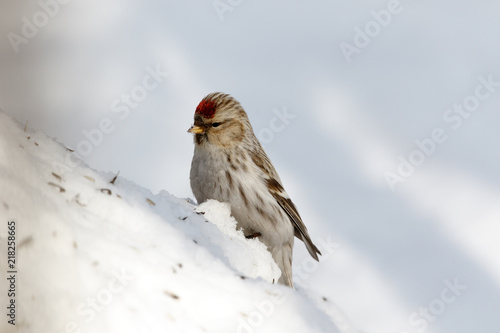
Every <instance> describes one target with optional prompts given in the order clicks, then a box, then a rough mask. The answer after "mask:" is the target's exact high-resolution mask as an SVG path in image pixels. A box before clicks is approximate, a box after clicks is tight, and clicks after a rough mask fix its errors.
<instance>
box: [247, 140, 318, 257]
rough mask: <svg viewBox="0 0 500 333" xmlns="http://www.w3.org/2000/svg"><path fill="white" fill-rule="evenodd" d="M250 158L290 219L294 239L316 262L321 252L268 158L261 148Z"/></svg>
mask: <svg viewBox="0 0 500 333" xmlns="http://www.w3.org/2000/svg"><path fill="white" fill-rule="evenodd" d="M251 157H252V160H253V162H254V163H255V164H256V165H257V167H259V168H260V169H261V170H262V171H263V172H264V174H265V177H266V179H265V181H266V185H267V188H268V190H269V193H271V195H272V196H273V197H274V199H276V202H277V203H278V204H279V205H280V207H281V208H282V209H283V210H284V211H285V213H286V214H287V215H288V217H289V218H290V222H292V224H293V226H294V228H295V237H297V238H298V239H300V240H301V241H303V242H304V244H305V245H306V248H307V251H309V254H310V255H311V256H312V257H313V258H314V259H316V260H318V254H320V255H321V252H320V251H319V250H318V248H317V247H316V245H314V244H313V242H312V240H311V237H310V236H309V233H308V232H307V228H306V226H305V224H304V222H303V221H302V218H301V217H300V215H299V212H298V211H297V208H296V207H295V205H294V204H293V202H292V200H291V199H290V197H289V196H288V194H287V193H286V191H285V189H284V188H283V185H281V180H280V178H279V176H278V173H277V172H276V170H275V169H274V167H273V165H272V163H271V161H270V160H269V157H267V155H266V154H265V153H264V150H263V149H262V148H261V149H259V150H258V151H257V152H256V151H254V152H252V154H251Z"/></svg>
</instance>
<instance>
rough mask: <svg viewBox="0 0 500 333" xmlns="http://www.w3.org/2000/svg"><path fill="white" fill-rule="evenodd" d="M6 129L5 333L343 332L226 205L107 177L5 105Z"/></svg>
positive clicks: (333, 313)
mask: <svg viewBox="0 0 500 333" xmlns="http://www.w3.org/2000/svg"><path fill="white" fill-rule="evenodd" d="M0 126H1V128H0V145H1V148H2V149H1V154H2V156H1V162H0V163H1V164H0V171H1V173H0V177H1V178H0V182H1V184H2V192H1V194H0V203H1V205H2V206H3V207H4V209H2V211H1V212H2V213H1V214H0V219H1V220H2V221H5V224H4V226H6V222H7V221H10V220H13V221H15V222H16V225H17V233H16V234H17V236H16V239H17V244H18V245H17V255H16V256H17V267H16V268H17V271H18V274H17V278H18V281H17V286H16V289H17V291H18V292H17V296H16V298H15V299H16V304H17V305H18V308H17V318H16V326H12V325H9V324H7V323H6V321H5V320H2V323H1V327H2V330H1V331H2V332H141V331H147V332H235V331H236V332H276V331H281V330H286V331H294V330H297V331H302V332H306V331H307V332H325V331H328V332H341V331H340V330H337V328H336V324H335V323H334V321H335V320H340V324H341V325H345V324H344V322H343V321H342V320H344V319H342V318H343V315H342V314H341V312H339V310H338V308H337V307H336V306H335V305H334V304H332V303H331V302H329V301H325V300H323V299H322V296H320V295H316V294H314V293H309V292H307V291H306V290H300V287H299V290H292V289H290V288H287V287H284V286H281V285H277V284H273V283H272V282H273V280H277V279H278V278H279V276H280V271H279V268H278V267H277V265H276V264H275V263H274V261H273V260H272V257H271V254H270V253H269V252H268V251H267V249H266V247H265V246H264V244H262V243H260V242H259V240H258V239H250V240H247V239H246V238H245V237H244V235H243V232H242V231H241V230H236V221H235V220H234V218H233V217H231V216H230V208H229V206H228V204H227V203H220V202H217V201H213V200H210V201H207V202H206V203H203V204H202V205H200V206H195V205H193V204H192V203H190V202H188V200H186V199H180V198H176V197H175V196H172V195H170V194H169V193H167V192H166V191H161V192H160V193H158V194H156V195H154V194H153V193H151V191H149V190H147V189H145V188H142V187H140V186H138V185H136V184H134V183H132V182H130V181H128V180H126V179H124V178H122V177H119V176H118V177H117V178H116V179H115V181H114V182H113V183H111V181H112V180H113V178H114V175H113V174H111V173H106V172H96V171H94V170H92V169H91V168H89V167H88V166H86V165H85V164H84V163H83V162H81V161H77V160H75V159H74V157H73V156H72V153H71V152H70V151H68V150H67V149H66V148H65V147H64V146H63V145H61V144H59V143H57V142H55V141H54V140H52V139H50V138H49V137H47V136H45V135H44V134H43V133H41V132H36V131H33V130H31V129H29V128H28V129H26V130H24V129H23V126H21V125H20V124H17V123H16V122H14V121H13V120H12V119H10V118H9V117H8V116H7V115H6V114H5V113H3V112H0ZM210 221H212V222H213V223H212V222H210ZM3 231H5V232H6V231H7V229H6V228H5V230H3ZM3 231H2V232H3ZM5 236H6V234H2V243H3V244H5V243H4V240H5ZM6 255H7V254H6V252H5V251H4V249H2V259H3V258H6ZM2 263H4V261H3V260H2ZM2 270H5V271H6V270H7V267H6V266H5V265H2ZM2 287H3V286H2ZM2 290H5V289H4V288H2ZM344 321H345V320H344ZM17 328H18V329H19V330H17ZM349 330H351V332H352V326H347V327H346V328H344V330H343V332H349Z"/></svg>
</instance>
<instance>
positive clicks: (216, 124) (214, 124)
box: [212, 123, 220, 127]
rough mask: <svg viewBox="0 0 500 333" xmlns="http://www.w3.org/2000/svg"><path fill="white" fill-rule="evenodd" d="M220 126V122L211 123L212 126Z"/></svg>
mask: <svg viewBox="0 0 500 333" xmlns="http://www.w3.org/2000/svg"><path fill="white" fill-rule="evenodd" d="M219 126H220V123H213V124H212V127H219Z"/></svg>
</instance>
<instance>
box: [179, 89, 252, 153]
mask: <svg viewBox="0 0 500 333" xmlns="http://www.w3.org/2000/svg"><path fill="white" fill-rule="evenodd" d="M188 132H190V133H193V134H194V138H195V143H196V144H198V145H203V144H211V145H216V146H219V147H221V148H230V147H233V146H235V145H238V144H239V143H240V142H241V141H243V139H244V138H245V135H246V134H247V133H248V132H252V128H251V125H250V122H249V120H248V117H247V114H246V112H245V110H243V107H242V106H241V105H240V103H239V102H238V101H237V100H235V99H234V98H233V97H231V96H230V95H228V94H223V93H220V92H217V93H211V94H209V95H207V96H206V97H205V98H203V100H202V101H201V102H200V104H198V107H196V111H195V113H194V125H193V126H191V128H190V129H189V130H188ZM252 133H253V132H252Z"/></svg>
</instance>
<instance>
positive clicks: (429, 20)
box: [0, 0, 500, 333]
mask: <svg viewBox="0 0 500 333" xmlns="http://www.w3.org/2000/svg"><path fill="white" fill-rule="evenodd" d="M499 12H500V3H496V2H493V1H486V0H479V1H475V2H470V1H464V0H461V1H450V0H445V1H441V2H439V3H435V2H431V1H428V0H427V1H410V0H401V1H397V0H390V1H370V2H369V3H368V2H366V3H354V2H353V3H350V2H338V1H314V2H306V1H297V0H293V1H283V0H281V1H279V0H278V1H273V2H265V1H244V0H220V1H219V0H216V1H212V0H208V1H183V2H181V1H176V2H174V1H128V2H123V1H118V0H108V1H105V2H102V1H96V0H87V1H63V0H60V1H57V0H41V1H13V0H4V1H2V3H1V5H0V16H1V21H0V29H1V31H0V33H1V38H0V52H1V53H0V54H1V62H0V64H1V67H0V108H1V109H2V110H4V111H5V112H6V113H8V114H9V115H11V116H12V117H14V118H15V119H17V120H18V121H19V122H21V123H23V124H24V123H26V121H28V126H30V127H32V128H34V129H37V130H41V131H43V132H45V133H46V134H48V135H49V136H52V137H54V138H56V140H57V141H59V142H61V143H62V144H64V145H65V146H67V147H70V148H72V149H74V150H75V154H76V155H77V156H78V157H80V158H81V159H82V160H83V161H84V162H85V163H87V164H89V165H90V166H91V167H93V168H95V169H97V170H103V171H109V172H118V171H120V176H122V177H125V178H127V179H129V180H132V181H134V182H136V183H137V184H140V185H141V186H144V187H146V188H149V189H151V190H152V191H153V192H155V193H156V192H158V191H160V190H167V191H168V192H170V193H171V194H173V195H176V196H178V197H191V198H192V197H193V195H192V193H191V190H190V186H189V169H190V163H191V158H192V152H193V143H192V137H191V135H189V134H188V133H186V130H187V129H188V128H189V127H190V125H191V123H192V117H193V113H194V109H195V108H196V106H197V104H198V103H199V101H200V100H201V99H202V98H203V97H204V96H205V95H206V94H208V93H210V92H214V91H223V92H226V93H230V94H231V95H233V96H234V97H235V98H236V99H237V100H239V101H240V102H241V103H242V105H243V107H244V108H245V109H246V111H247V113H248V114H249V117H250V120H251V122H252V124H253V126H254V131H255V133H256V135H257V136H258V137H259V138H260V140H261V141H262V142H263V143H264V146H265V149H266V151H267V153H268V155H269V156H270V158H271V160H272V161H273V163H274V165H275V167H276V169H277V170H278V172H279V173H280V175H281V178H282V180H283V182H284V185H285V188H286V189H287V191H288V193H289V194H290V196H291V197H292V198H293V200H294V202H295V203H296V205H297V206H298V208H299V211H300V212H301V215H302V217H303V219H304V221H305V223H306V225H307V226H308V228H309V230H310V233H311V236H312V238H313V240H314V241H315V242H317V243H323V244H328V243H329V242H330V243H332V242H334V243H335V244H336V246H335V247H330V250H331V251H326V252H325V251H324V252H325V253H324V256H323V260H322V261H321V262H320V264H319V265H317V266H311V265H310V264H309V261H308V254H307V252H306V251H305V247H304V246H303V245H302V244H301V243H300V242H299V241H297V243H296V247H295V262H294V267H295V270H296V271H297V272H301V276H300V282H299V283H298V286H299V288H305V289H311V290H313V291H314V292H316V293H318V294H321V295H324V296H325V297H327V298H328V299H330V300H332V301H333V302H335V303H336V304H337V305H338V306H339V307H340V308H341V309H342V310H343V311H344V313H345V314H346V316H347V317H348V318H349V319H350V320H351V322H352V323H353V325H354V326H355V327H358V328H359V329H361V330H363V331H365V332H384V333H388V332H394V333H402V332H408V333H413V332H449V333H457V332H464V333H465V332H483V333H488V332H498V331H499V330H500V317H499V316H498V309H499V308H500V259H499V254H500V245H499V242H500V173H499V170H500V149H499V143H500V131H499V130H498V128H499V127H500V113H499V112H498V111H499V106H500V66H499V65H500V61H499V59H500V44H499V42H498V36H499V35H500V20H498V13H499ZM327 248H328V247H327Z"/></svg>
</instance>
